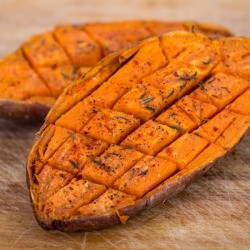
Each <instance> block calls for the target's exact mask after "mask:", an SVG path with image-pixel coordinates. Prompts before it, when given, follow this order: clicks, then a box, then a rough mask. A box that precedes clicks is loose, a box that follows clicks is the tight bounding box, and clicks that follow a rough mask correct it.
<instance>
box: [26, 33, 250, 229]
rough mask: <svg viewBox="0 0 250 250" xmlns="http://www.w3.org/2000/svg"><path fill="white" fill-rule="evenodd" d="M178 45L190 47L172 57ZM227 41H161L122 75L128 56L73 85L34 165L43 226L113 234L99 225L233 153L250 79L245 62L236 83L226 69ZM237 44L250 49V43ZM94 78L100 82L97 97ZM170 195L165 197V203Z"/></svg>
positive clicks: (243, 123)
mask: <svg viewBox="0 0 250 250" xmlns="http://www.w3.org/2000/svg"><path fill="white" fill-rule="evenodd" d="M175 37H176V39H177V41H178V42H180V40H181V37H182V39H183V43H182V46H183V44H185V41H188V42H187V43H186V48H184V49H182V51H181V52H180V53H177V54H175V56H172V54H171V57H168V50H169V49H171V44H172V47H173V48H174V49H175V48H176V47H177V46H178V44H176V42H175ZM226 39H227V38H224V39H222V40H210V39H208V38H206V37H204V36H202V35H198V34H192V33H187V32H176V33H175V32H173V33H169V34H166V35H163V36H161V37H154V38H151V39H150V40H148V41H145V42H143V43H142V44H141V45H137V47H136V49H134V51H133V53H132V52H131V51H132V50H130V52H131V53H132V54H133V55H131V56H130V57H129V59H127V60H126V61H125V62H123V63H121V64H120V66H119V68H118V69H117V70H116V71H115V72H114V71H112V70H110V71H109V69H111V68H112V63H117V60H118V61H119V60H120V59H121V58H122V57H123V56H124V55H126V53H128V51H122V52H120V53H115V54H112V55H110V56H109V57H108V58H106V59H105V60H107V61H109V62H111V63H110V64H105V60H104V61H102V62H100V63H99V64H98V65H97V66H96V67H97V68H98V69H99V70H98V71H96V70H95V68H94V69H93V70H92V71H91V72H90V73H89V74H87V75H86V76H85V77H83V78H82V80H81V81H76V82H75V83H73V84H72V85H70V86H69V87H68V88H67V89H66V91H65V92H64V94H63V95H61V96H60V97H59V99H58V101H57V102H56V104H55V106H54V107H53V108H52V110H51V111H50V112H49V114H48V116H47V118H46V122H45V125H44V127H43V128H42V130H41V131H40V135H41V136H40V138H38V140H37V142H36V144H35V145H34V147H33V149H32V151H31V154H30V156H29V160H28V166H27V170H28V177H29V185H30V193H31V198H32V202H33V207H34V211H35V214H36V216H37V218H38V221H40V223H42V224H43V225H44V226H45V227H46V228H49V229H60V230H64V229H63V226H62V227H59V226H55V225H57V224H56V222H55V221H57V222H58V221H59V222H60V221H61V222H64V221H66V222H67V223H70V222H71V221H72V225H73V223H74V221H77V220H78V219H79V220H78V222H79V223H80V221H81V220H83V219H84V218H85V219H86V220H85V222H84V223H85V224H84V223H83V224H82V225H81V224H78V227H77V228H74V227H72V228H73V229H72V228H71V229H68V230H71V231H74V230H88V229H89V228H91V229H98V228H101V227H105V225H101V223H100V225H99V224H98V223H97V224H96V225H94V226H92V227H91V226H90V224H91V223H92V221H91V218H93V217H94V218H95V219H96V220H97V221H98V218H100V221H99V222H101V221H103V218H111V217H109V216H111V215H114V216H117V217H118V218H120V220H121V222H124V221H125V220H126V219H128V217H129V216H130V215H133V214H136V213H137V212H136V211H137V210H136V208H137V207H138V206H139V205H140V204H144V203H143V202H145V201H146V200H149V201H150V200H152V199H154V198H155V197H157V195H159V194H161V193H162V192H163V193H164V192H165V191H164V190H165V189H166V190H167V189H168V187H171V186H173V185H174V183H176V182H178V181H179V180H180V181H182V182H183V183H185V181H184V180H185V178H187V176H189V174H190V173H193V172H195V171H200V172H202V169H203V168H204V166H206V165H207V164H211V163H213V162H214V161H215V160H216V159H217V158H220V157H221V156H223V155H225V154H226V153H227V152H228V151H229V150H230V149H232V148H233V147H234V146H235V145H236V144H237V143H238V141H239V140H240V139H241V138H242V136H243V134H244V133H245V132H246V131H247V130H248V129H249V126H250V116H249V111H250V106H249V105H250V104H249V101H248V99H249V98H248V97H249V87H250V83H249V79H250V78H249V77H250V75H249V74H250V73H249V71H248V72H246V71H242V69H240V70H239V72H238V71H237V70H236V69H237V68H238V67H241V62H240V59H239V60H238V61H237V60H234V61H233V62H231V67H234V71H233V73H232V74H231V75H229V74H228V69H227V70H225V71H223V67H222V66H221V62H222V61H223V60H222V58H223V56H224V55H223V53H222V50H223V46H224V44H227V43H226V42H225V40H226ZM230 39H231V38H230ZM167 43H169V44H167ZM235 43H238V45H237V46H238V47H241V45H242V46H248V45H249V44H250V40H249V39H241V38H234V43H233V44H234V45H235ZM162 44H164V46H162ZM149 48H150V51H154V56H153V57H152V56H148V49H149ZM166 48H167V49H166ZM144 52H145V53H146V54H144ZM171 52H172V51H171ZM115 58H116V59H117V60H115ZM152 58H153V59H152ZM101 65H105V66H104V67H101ZM131 65H133V67H131ZM218 67H220V69H221V71H220V72H218ZM246 68H247V67H246ZM128 69H129V70H128ZM102 71H105V72H106V75H105V79H104V78H101V77H99V76H100V75H102V74H103V73H102ZM124 72H127V74H128V75H127V77H126V74H125V73H124ZM108 74H109V76H108V77H107V75H108ZM131 76H133V77H131ZM95 77H97V78H98V79H99V80H98V81H99V82H101V83H100V84H99V85H98V86H99V87H97V88H95V89H94V90H93V91H92V92H89V88H88V84H89V83H90V84H91V81H90V80H91V79H92V80H93V78H95ZM110 82H112V85H110V88H102V86H105V84H107V83H110ZM120 88H122V94H121V93H120ZM84 89H85V90H86V91H88V92H87V93H88V94H86V95H85V94H84ZM75 90H77V91H75ZM78 90H81V94H80V95H81V97H79V96H78V95H77V93H78ZM96 93H98V95H97V94H96ZM73 96H74V97H75V98H73ZM98 98H101V99H102V100H101V101H100V100H99V99H98ZM109 98H110V99H109ZM76 100H77V101H76ZM106 100H108V101H106ZM110 100H112V101H110ZM95 101H96V102H95ZM100 103H103V105H100ZM62 104H63V105H62ZM65 104H67V105H65ZM183 185H184V184H183ZM185 185H187V184H185ZM185 185H184V186H185ZM177 190H178V189H177ZM179 191H180V190H179ZM166 197H168V192H167V191H166V192H165V196H162V198H161V199H159V200H158V203H159V202H160V201H163V200H164V199H165V198H166ZM145 206H146V205H145ZM126 209H127V210H126ZM129 211H130V212H129ZM131 211H132V212H131ZM112 218H113V217H112ZM88 220H89V221H88ZM110 221H111V219H110ZM59 222H58V223H59ZM66 222H65V223H66ZM53 223H54V224H53ZM88 223H89V224H88ZM58 225H59V224H58ZM79 225H80V226H79ZM107 225H108V224H107ZM65 230H67V229H65Z"/></svg>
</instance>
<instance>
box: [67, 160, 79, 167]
mask: <svg viewBox="0 0 250 250" xmlns="http://www.w3.org/2000/svg"><path fill="white" fill-rule="evenodd" d="M69 162H70V163H71V165H72V166H73V167H74V168H76V169H80V167H79V165H78V164H77V163H76V162H74V161H72V160H69Z"/></svg>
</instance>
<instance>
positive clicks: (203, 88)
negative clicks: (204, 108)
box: [198, 81, 207, 92]
mask: <svg viewBox="0 0 250 250" xmlns="http://www.w3.org/2000/svg"><path fill="white" fill-rule="evenodd" d="M198 85H199V86H200V88H201V90H203V91H205V92H207V89H206V87H205V84H204V82H203V81H200V82H199V83H198Z"/></svg>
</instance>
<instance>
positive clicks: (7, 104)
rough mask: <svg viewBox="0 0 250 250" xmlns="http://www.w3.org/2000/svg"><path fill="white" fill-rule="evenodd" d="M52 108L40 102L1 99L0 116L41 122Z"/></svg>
mask: <svg viewBox="0 0 250 250" xmlns="http://www.w3.org/2000/svg"><path fill="white" fill-rule="evenodd" d="M50 109H51V106H50V105H46V104H42V103H39V102H26V101H13V100H0V118H3V119H11V120H28V121H35V122H41V121H43V120H44V118H45V116H46V115H47V113H48V112H49V110H50Z"/></svg>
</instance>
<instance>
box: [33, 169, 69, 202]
mask: <svg viewBox="0 0 250 250" xmlns="http://www.w3.org/2000/svg"><path fill="white" fill-rule="evenodd" d="M71 179H73V175H71V174H69V173H67V172H65V171H62V170H58V169H56V168H53V167H51V166H50V165H48V164H47V165H45V166H44V168H43V169H42V171H41V172H40V173H39V175H37V182H38V191H39V194H40V195H41V197H42V200H43V202H45V201H47V199H48V198H49V197H50V196H52V195H53V194H55V193H56V192H57V191H59V190H60V189H61V188H62V187H64V186H65V185H66V184H68V183H69V182H70V180H71Z"/></svg>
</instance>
